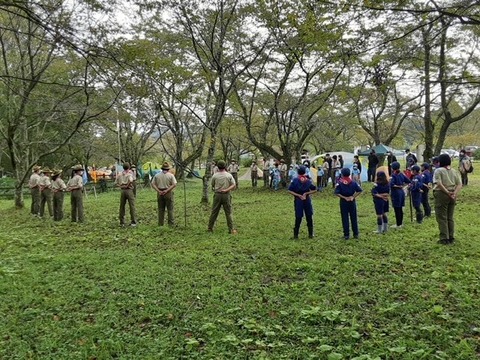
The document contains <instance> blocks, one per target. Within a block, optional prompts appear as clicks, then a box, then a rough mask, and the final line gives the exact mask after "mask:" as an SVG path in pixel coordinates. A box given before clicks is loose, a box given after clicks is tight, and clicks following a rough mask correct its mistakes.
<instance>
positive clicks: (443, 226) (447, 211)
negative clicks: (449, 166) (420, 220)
mask: <svg viewBox="0 0 480 360" xmlns="http://www.w3.org/2000/svg"><path fill="white" fill-rule="evenodd" d="M433 198H434V199H435V218H436V219H437V223H438V230H440V240H447V239H453V238H454V237H455V222H454V220H453V214H454V212H455V200H454V199H452V198H451V197H450V196H448V195H447V194H445V193H444V192H443V191H439V190H435V191H433Z"/></svg>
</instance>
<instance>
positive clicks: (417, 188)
mask: <svg viewBox="0 0 480 360" xmlns="http://www.w3.org/2000/svg"><path fill="white" fill-rule="evenodd" d="M412 174H413V178H412V182H411V183H410V185H409V187H410V196H411V197H412V204H413V207H414V208H415V214H416V217H417V223H418V224H421V223H422V221H423V212H422V209H421V208H420V206H421V205H422V194H423V181H422V175H421V174H420V166H418V165H413V166H412Z"/></svg>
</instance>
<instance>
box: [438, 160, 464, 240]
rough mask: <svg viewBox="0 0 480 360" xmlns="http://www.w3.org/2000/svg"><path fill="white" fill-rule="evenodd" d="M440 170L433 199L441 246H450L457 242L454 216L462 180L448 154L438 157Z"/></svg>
mask: <svg viewBox="0 0 480 360" xmlns="http://www.w3.org/2000/svg"><path fill="white" fill-rule="evenodd" d="M438 161H439V168H438V169H436V170H435V172H434V173H433V198H434V199H435V217H436V219H437V223H438V229H439V230H440V240H438V243H439V244H443V245H448V244H453V242H454V241H455V233H454V232H455V221H454V219H453V215H454V212H455V205H456V202H457V195H458V193H459V192H460V190H461V189H462V179H461V178H460V174H459V173H458V172H457V170H455V169H452V167H451V163H452V159H450V156H449V155H448V154H442V155H440V156H439V157H438Z"/></svg>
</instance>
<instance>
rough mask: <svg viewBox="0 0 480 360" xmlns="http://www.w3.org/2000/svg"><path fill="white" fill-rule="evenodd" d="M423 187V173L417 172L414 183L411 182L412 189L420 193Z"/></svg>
mask: <svg viewBox="0 0 480 360" xmlns="http://www.w3.org/2000/svg"><path fill="white" fill-rule="evenodd" d="M422 188H423V181H422V175H420V174H417V175H414V176H413V179H412V183H411V184H410V191H411V192H412V193H413V192H415V193H418V192H420V191H421V190H422Z"/></svg>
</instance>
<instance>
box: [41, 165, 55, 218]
mask: <svg viewBox="0 0 480 360" xmlns="http://www.w3.org/2000/svg"><path fill="white" fill-rule="evenodd" d="M51 174H52V171H51V170H50V169H49V168H44V169H42V176H40V182H39V186H40V217H43V215H45V204H47V208H48V215H50V216H53V207H52V189H51V187H52V181H51V179H50V175H51Z"/></svg>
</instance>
